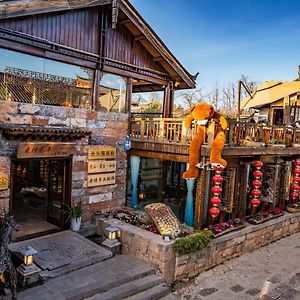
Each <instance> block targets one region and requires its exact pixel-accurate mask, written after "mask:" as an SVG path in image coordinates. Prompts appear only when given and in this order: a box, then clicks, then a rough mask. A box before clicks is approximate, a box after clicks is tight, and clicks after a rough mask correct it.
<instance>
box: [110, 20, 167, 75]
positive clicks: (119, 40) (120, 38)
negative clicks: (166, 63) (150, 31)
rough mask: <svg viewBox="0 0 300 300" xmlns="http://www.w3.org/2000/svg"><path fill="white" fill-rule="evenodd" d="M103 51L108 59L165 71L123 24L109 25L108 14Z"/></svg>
mask: <svg viewBox="0 0 300 300" xmlns="http://www.w3.org/2000/svg"><path fill="white" fill-rule="evenodd" d="M104 53H105V57H107V58H110V59H114V60H117V61H120V62H124V63H128V64H132V65H136V66H138V67H145V68H149V69H152V70H155V71H159V72H162V73H166V70H165V69H164V68H163V67H162V66H161V65H160V64H159V63H157V62H155V61H153V56H152V55H151V54H150V53H149V52H148V51H147V50H146V48H145V47H144V46H143V45H142V44H141V43H140V42H139V41H135V37H134V35H133V34H132V33H131V32H130V31H129V30H128V29H127V28H126V27H125V26H124V25H118V26H117V29H113V28H112V27H111V16H110V14H108V26H107V29H106V40H105V52H104Z"/></svg>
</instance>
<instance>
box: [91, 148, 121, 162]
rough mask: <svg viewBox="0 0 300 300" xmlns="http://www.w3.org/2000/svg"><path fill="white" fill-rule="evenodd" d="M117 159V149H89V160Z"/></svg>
mask: <svg viewBox="0 0 300 300" xmlns="http://www.w3.org/2000/svg"><path fill="white" fill-rule="evenodd" d="M114 158H116V148H113V147H101V146H97V147H89V148H88V159H89V160H95V159H114Z"/></svg>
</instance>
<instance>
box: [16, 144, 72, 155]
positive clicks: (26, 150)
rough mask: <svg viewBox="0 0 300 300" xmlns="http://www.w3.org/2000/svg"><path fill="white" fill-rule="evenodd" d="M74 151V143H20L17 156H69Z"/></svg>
mask: <svg viewBox="0 0 300 300" xmlns="http://www.w3.org/2000/svg"><path fill="white" fill-rule="evenodd" d="M74 152H75V144H74V143H49V142H48V143H47V142H45V143H39V142H38V143H20V145H19V148H18V153H17V157H18V158H39V157H69V156H70V155H71V154H73V153H74Z"/></svg>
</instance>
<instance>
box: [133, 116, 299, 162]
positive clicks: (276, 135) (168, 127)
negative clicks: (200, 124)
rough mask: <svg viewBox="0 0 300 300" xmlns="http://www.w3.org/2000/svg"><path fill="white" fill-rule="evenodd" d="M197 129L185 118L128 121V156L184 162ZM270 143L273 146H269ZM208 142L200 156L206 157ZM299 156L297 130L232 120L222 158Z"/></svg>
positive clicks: (207, 155) (134, 119)
mask: <svg viewBox="0 0 300 300" xmlns="http://www.w3.org/2000/svg"><path fill="white" fill-rule="evenodd" d="M195 130H196V127H195V125H193V126H192V128H191V129H187V128H185V126H184V119H173V118H146V119H144V118H133V119H131V120H130V137H131V140H132V149H131V154H135V155H139V156H142V157H148V158H160V159H166V160H173V161H181V162H187V161H188V155H189V145H190V141H191V140H192V138H193V135H194V133H195ZM272 142H273V143H272ZM209 153H210V148H209V146H208V145H207V141H205V142H204V144H203V146H202V148H201V156H202V157H209ZM267 155H271V156H273V157H281V156H293V155H300V129H299V128H294V127H291V126H265V125H260V124H252V123H248V122H247V123H246V122H240V123H237V122H236V121H233V122H231V123H230V124H229V128H228V129H227V130H226V145H225V148H224V150H223V156H224V157H225V159H230V158H235V157H241V156H243V157H253V156H267Z"/></svg>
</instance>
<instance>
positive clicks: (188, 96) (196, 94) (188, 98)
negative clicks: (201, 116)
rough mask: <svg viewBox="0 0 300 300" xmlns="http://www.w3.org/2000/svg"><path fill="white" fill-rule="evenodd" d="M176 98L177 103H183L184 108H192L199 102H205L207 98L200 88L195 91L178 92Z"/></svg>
mask: <svg viewBox="0 0 300 300" xmlns="http://www.w3.org/2000/svg"><path fill="white" fill-rule="evenodd" d="M176 98H177V102H180V103H182V105H183V106H187V107H192V106H193V105H195V104H197V103H199V102H204V101H205V98H206V96H205V95H204V93H203V90H202V88H200V89H193V90H184V91H178V92H177V95H176ZM178 100H179V101H178Z"/></svg>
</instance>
